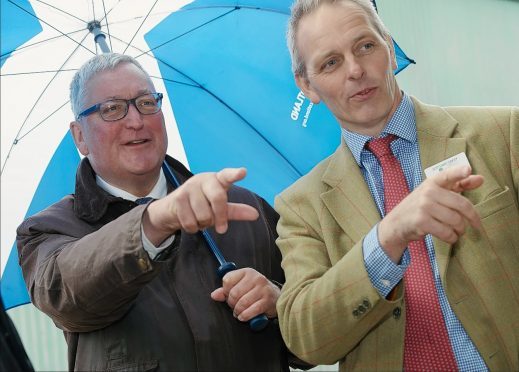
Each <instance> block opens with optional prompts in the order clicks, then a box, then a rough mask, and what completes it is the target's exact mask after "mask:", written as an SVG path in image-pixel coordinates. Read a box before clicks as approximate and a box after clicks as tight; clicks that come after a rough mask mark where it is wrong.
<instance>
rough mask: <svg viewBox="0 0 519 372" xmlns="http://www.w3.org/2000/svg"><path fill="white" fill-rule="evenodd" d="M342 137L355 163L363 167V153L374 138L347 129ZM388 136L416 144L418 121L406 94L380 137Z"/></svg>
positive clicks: (411, 102)
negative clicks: (392, 135) (394, 136)
mask: <svg viewBox="0 0 519 372" xmlns="http://www.w3.org/2000/svg"><path fill="white" fill-rule="evenodd" d="M341 133H342V137H343V138H344V141H345V142H346V145H347V146H348V148H349V149H350V151H351V153H352V154H353V157H354V158H355V161H356V162H357V164H358V165H359V166H360V165H361V153H362V150H363V149H364V146H365V145H366V142H368V141H369V140H370V139H372V138H373V137H370V136H365V135H362V134H359V133H355V132H351V131H349V130H347V129H345V128H342V129H341ZM388 134H394V135H396V136H398V137H400V138H403V139H405V140H407V141H409V142H416V140H417V135H416V119H415V115H414V106H413V101H411V98H410V97H409V96H408V95H407V94H406V93H404V94H403V95H402V100H401V101H400V103H399V105H398V107H397V109H396V111H395V112H394V114H393V116H392V117H391V119H390V120H389V122H388V123H387V124H386V127H385V128H384V130H383V131H382V133H380V136H379V137H385V136H387V135H388Z"/></svg>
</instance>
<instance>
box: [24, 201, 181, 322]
mask: <svg viewBox="0 0 519 372" xmlns="http://www.w3.org/2000/svg"><path fill="white" fill-rule="evenodd" d="M67 203H72V200H71V198H70V200H68V201H66V199H65V200H64V201H61V202H59V203H58V204H55V205H54V206H52V207H50V208H48V209H47V210H45V211H43V212H41V213H39V214H37V215H35V216H33V217H31V218H29V219H27V220H26V221H24V222H23V223H22V225H20V227H19V228H18V230H17V245H18V254H19V260H20V265H21V267H22V271H23V275H24V278H25V282H26V286H27V288H28V290H29V294H30V297H31V300H32V302H33V303H34V304H35V305H36V306H37V307H38V308H39V309H40V310H42V311H43V312H45V313H46V314H48V315H49V316H50V317H51V318H52V319H53V320H54V322H55V323H56V324H57V325H58V327H60V328H62V329H63V330H66V331H70V332H88V331H92V330H96V329H100V328H103V327H105V326H107V325H109V324H111V323H113V322H115V321H116V320H118V319H120V318H121V317H122V316H123V315H124V314H125V313H126V312H127V311H128V309H129V308H130V307H131V305H132V302H133V300H134V299H135V298H136V297H137V295H138V294H139V292H140V290H141V289H142V287H143V286H145V285H146V284H147V283H148V282H149V281H150V280H151V279H153V278H154V277H155V276H156V275H157V274H158V272H159V268H160V266H161V263H155V262H154V263H153V264H152V262H151V261H150V259H149V257H148V254H147V253H146V251H145V250H144V249H143V247H142V242H141V228H140V224H141V216H142V213H143V212H144V210H145V206H142V207H137V208H135V209H133V210H132V211H130V212H128V213H126V214H124V215H122V216H121V217H119V218H118V219H116V220H114V221H112V222H110V223H108V224H106V225H104V226H103V227H101V228H100V229H98V230H95V228H94V227H92V226H91V225H88V224H87V223H85V222H84V221H81V220H79V219H77V218H76V217H75V216H74V214H73V213H72V208H67V207H66V204H67ZM176 240H178V239H176ZM174 244H178V241H176V242H175V243H174Z"/></svg>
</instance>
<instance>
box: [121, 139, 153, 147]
mask: <svg viewBox="0 0 519 372" xmlns="http://www.w3.org/2000/svg"><path fill="white" fill-rule="evenodd" d="M148 141H149V140H148V139H140V140H134V141H130V142H127V143H126V145H130V146H131V145H140V144H143V143H146V142H148Z"/></svg>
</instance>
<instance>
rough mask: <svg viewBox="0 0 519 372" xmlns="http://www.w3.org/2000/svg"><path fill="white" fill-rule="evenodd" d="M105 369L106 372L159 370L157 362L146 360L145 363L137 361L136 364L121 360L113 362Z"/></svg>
mask: <svg viewBox="0 0 519 372" xmlns="http://www.w3.org/2000/svg"><path fill="white" fill-rule="evenodd" d="M111 362H112V363H110V365H109V366H108V368H107V371H110V372H116V371H128V372H138V371H144V372H148V371H150V372H151V371H158V370H159V362H158V361H157V360H147V361H138V362H129V361H128V362H124V361H121V360H113V361H111Z"/></svg>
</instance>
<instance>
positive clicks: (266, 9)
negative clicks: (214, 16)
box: [182, 5, 290, 15]
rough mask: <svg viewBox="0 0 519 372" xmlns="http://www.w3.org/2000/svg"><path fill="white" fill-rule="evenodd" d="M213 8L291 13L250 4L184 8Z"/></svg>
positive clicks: (186, 9)
mask: <svg viewBox="0 0 519 372" xmlns="http://www.w3.org/2000/svg"><path fill="white" fill-rule="evenodd" d="M212 8H234V10H240V9H252V10H261V11H262V12H271V13H279V14H289V15H290V12H286V11H282V10H279V9H272V8H260V7H257V6H250V5H206V6H193V7H190V8H185V9H182V10H185V11H188V10H199V9H212Z"/></svg>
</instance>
